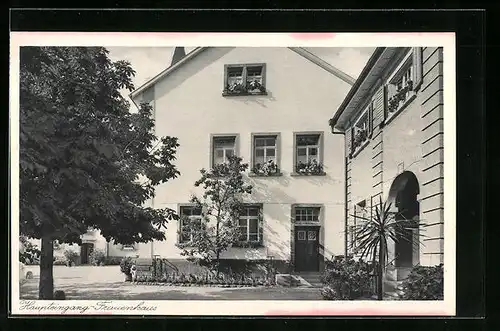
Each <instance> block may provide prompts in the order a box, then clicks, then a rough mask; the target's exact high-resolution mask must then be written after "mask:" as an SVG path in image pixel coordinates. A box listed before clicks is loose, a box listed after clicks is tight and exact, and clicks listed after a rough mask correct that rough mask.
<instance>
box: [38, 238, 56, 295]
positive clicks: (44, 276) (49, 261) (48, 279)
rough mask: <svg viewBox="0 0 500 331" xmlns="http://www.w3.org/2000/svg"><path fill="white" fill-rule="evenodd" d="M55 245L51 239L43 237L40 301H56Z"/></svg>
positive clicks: (39, 288)
mask: <svg viewBox="0 0 500 331" xmlns="http://www.w3.org/2000/svg"><path fill="white" fill-rule="evenodd" d="M53 245H54V243H53V241H52V239H51V238H50V237H42V247H41V254H40V282H39V286H38V299H40V300H53V299H54V276H53V268H52V267H53V264H54V246H53Z"/></svg>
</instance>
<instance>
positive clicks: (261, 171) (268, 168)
mask: <svg viewBox="0 0 500 331" xmlns="http://www.w3.org/2000/svg"><path fill="white" fill-rule="evenodd" d="M252 172H253V173H254V174H256V175H260V176H273V175H277V174H278V173H279V169H278V165H277V164H276V163H275V162H274V161H273V160H269V161H267V162H265V163H262V164H261V163H257V164H256V165H255V166H254V167H253V169H252Z"/></svg>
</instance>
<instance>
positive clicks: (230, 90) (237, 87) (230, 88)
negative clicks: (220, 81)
mask: <svg viewBox="0 0 500 331" xmlns="http://www.w3.org/2000/svg"><path fill="white" fill-rule="evenodd" d="M223 93H224V94H244V93H247V89H246V87H245V86H244V85H243V84H242V83H235V84H231V85H229V84H227V86H226V88H225V89H224V91H223Z"/></svg>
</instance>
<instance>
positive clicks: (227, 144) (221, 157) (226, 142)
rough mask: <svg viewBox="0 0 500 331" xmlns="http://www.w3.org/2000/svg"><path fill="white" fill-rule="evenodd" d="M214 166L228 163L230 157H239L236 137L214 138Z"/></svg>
mask: <svg viewBox="0 0 500 331" xmlns="http://www.w3.org/2000/svg"><path fill="white" fill-rule="evenodd" d="M212 144H213V151H212V165H217V164H222V163H224V162H227V159H228V158H229V157H230V156H234V155H237V152H236V136H217V137H212Z"/></svg>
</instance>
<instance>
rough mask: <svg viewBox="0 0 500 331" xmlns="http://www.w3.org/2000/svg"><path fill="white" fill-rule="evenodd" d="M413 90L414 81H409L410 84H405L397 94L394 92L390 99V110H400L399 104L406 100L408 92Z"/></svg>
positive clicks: (391, 111)
mask: <svg viewBox="0 0 500 331" xmlns="http://www.w3.org/2000/svg"><path fill="white" fill-rule="evenodd" d="M412 90H413V81H411V80H410V81H408V84H406V85H405V87H403V88H400V89H398V91H397V92H396V94H394V95H393V96H392V97H391V98H390V99H389V102H388V103H389V104H388V110H389V112H390V113H394V112H395V111H396V110H398V107H399V104H400V102H401V101H403V102H404V101H405V100H406V96H407V93H408V92H409V91H412Z"/></svg>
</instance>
